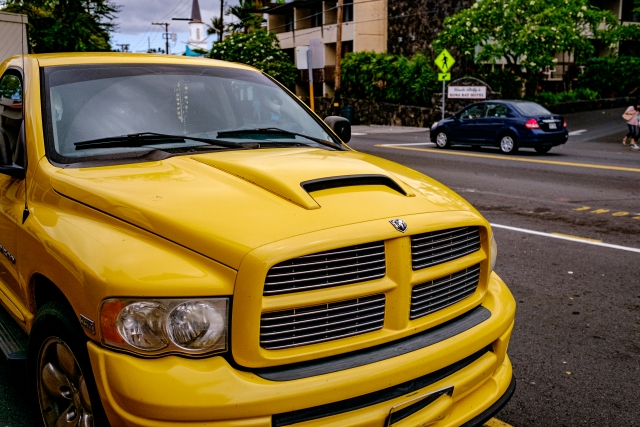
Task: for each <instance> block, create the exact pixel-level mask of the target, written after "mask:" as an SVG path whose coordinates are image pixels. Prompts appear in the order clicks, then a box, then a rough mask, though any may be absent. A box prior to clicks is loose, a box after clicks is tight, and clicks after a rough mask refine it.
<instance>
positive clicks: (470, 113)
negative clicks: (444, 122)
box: [460, 104, 484, 119]
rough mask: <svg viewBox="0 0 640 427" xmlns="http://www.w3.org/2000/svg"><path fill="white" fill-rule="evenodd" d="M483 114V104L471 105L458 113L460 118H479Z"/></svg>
mask: <svg viewBox="0 0 640 427" xmlns="http://www.w3.org/2000/svg"><path fill="white" fill-rule="evenodd" d="M483 116H484V104H476V105H472V106H471V107H469V108H465V109H464V110H462V113H460V118H462V119H479V118H480V117H483Z"/></svg>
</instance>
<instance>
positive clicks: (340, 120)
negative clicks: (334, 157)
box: [324, 116, 351, 144]
mask: <svg viewBox="0 0 640 427" xmlns="http://www.w3.org/2000/svg"><path fill="white" fill-rule="evenodd" d="M324 122H325V123H326V124H328V125H329V127H330V128H331V129H332V130H333V131H334V132H335V133H336V135H338V137H339V138H340V139H341V140H342V142H344V143H345V144H346V143H348V142H349V141H350V140H351V122H349V120H347V119H345V118H344V117H340V116H329V117H327V118H325V119H324Z"/></svg>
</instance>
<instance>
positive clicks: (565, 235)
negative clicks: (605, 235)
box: [551, 233, 602, 243]
mask: <svg viewBox="0 0 640 427" xmlns="http://www.w3.org/2000/svg"><path fill="white" fill-rule="evenodd" d="M551 234H553V235H555V236H563V237H571V238H572V239H578V240H584V241H585V242H598V243H600V242H602V240H597V239H589V238H588V237H580V236H573V235H571V234H563V233H551Z"/></svg>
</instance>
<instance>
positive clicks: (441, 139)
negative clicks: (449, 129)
mask: <svg viewBox="0 0 640 427" xmlns="http://www.w3.org/2000/svg"><path fill="white" fill-rule="evenodd" d="M436 146H437V147H438V148H449V147H451V142H450V141H449V135H448V134H447V133H446V132H445V131H443V130H441V131H438V133H437V134H436Z"/></svg>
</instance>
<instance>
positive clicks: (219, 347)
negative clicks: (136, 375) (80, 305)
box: [100, 298, 229, 355]
mask: <svg viewBox="0 0 640 427" xmlns="http://www.w3.org/2000/svg"><path fill="white" fill-rule="evenodd" d="M228 307H229V299H228V298H202V299H200V298H198V299H185V298H182V299H148V300H142V301H141V300H139V299H128V298H123V299H120V298H112V299H108V300H106V301H104V302H103V303H102V307H101V310H100V326H101V330H102V341H103V343H104V344H105V345H107V346H111V347H117V348H120V349H124V350H129V351H132V352H135V353H139V354H149V355H157V354H165V353H184V354H205V353H206V354H209V353H218V352H222V351H225V350H226V349H227V336H228V320H227V319H228Z"/></svg>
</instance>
